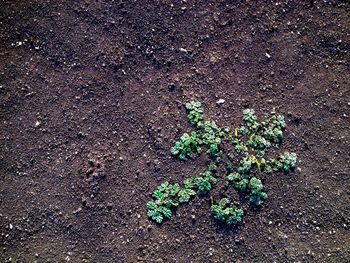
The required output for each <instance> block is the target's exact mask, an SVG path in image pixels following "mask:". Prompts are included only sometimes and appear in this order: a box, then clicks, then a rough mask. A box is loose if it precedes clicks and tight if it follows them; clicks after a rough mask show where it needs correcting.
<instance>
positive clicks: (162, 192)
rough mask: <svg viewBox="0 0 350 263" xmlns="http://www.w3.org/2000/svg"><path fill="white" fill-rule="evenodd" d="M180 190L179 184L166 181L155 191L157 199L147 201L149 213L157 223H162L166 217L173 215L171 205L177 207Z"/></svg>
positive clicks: (154, 195) (154, 194)
mask: <svg viewBox="0 0 350 263" xmlns="http://www.w3.org/2000/svg"><path fill="white" fill-rule="evenodd" d="M179 191H180V186H179V184H177V183H176V184H170V183H169V182H164V183H162V184H161V185H160V186H158V187H157V189H156V190H155V191H154V192H153V194H152V196H153V198H154V199H155V200H154V201H150V202H148V203H147V208H148V212H147V215H148V216H149V217H150V218H152V220H154V221H156V222H157V223H162V221H163V219H164V217H165V218H170V217H171V216H172V212H171V207H177V206H178V205H179V202H178V201H177V198H176V197H177V194H178V192H179Z"/></svg>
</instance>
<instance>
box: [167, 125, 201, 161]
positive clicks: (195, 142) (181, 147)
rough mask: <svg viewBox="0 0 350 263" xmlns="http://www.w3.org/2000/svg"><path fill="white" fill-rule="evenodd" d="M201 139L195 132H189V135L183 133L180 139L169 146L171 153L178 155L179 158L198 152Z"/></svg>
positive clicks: (182, 158)
mask: <svg viewBox="0 0 350 263" xmlns="http://www.w3.org/2000/svg"><path fill="white" fill-rule="evenodd" d="M200 144H201V140H200V138H199V136H198V134H197V132H195V131H193V132H191V135H188V134H187V133H184V134H183V135H182V136H181V138H180V140H179V141H177V142H176V143H175V145H174V147H173V148H171V153H172V154H173V155H178V156H179V158H180V159H181V160H184V159H185V158H186V157H191V156H192V155H193V153H200V152H201V148H200Z"/></svg>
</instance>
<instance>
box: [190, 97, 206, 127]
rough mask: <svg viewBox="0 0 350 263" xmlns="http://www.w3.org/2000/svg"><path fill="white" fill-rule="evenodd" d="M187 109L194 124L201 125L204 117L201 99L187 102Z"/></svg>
mask: <svg viewBox="0 0 350 263" xmlns="http://www.w3.org/2000/svg"><path fill="white" fill-rule="evenodd" d="M186 109H187V110H188V115H187V118H188V120H189V121H190V123H191V124H193V125H194V126H196V127H197V126H200V125H201V121H202V120H203V119H204V110H203V107H202V103H200V102H199V101H191V102H188V103H186Z"/></svg>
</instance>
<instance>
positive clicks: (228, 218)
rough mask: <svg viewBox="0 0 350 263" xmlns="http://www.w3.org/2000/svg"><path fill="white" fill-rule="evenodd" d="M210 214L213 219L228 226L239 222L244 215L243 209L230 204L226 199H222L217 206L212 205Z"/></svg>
mask: <svg viewBox="0 0 350 263" xmlns="http://www.w3.org/2000/svg"><path fill="white" fill-rule="evenodd" d="M211 212H212V214H213V215H214V218H215V219H217V220H219V221H223V222H225V223H226V224H228V225H232V224H237V223H239V222H241V221H242V219H243V215H244V212H243V209H241V208H237V207H236V206H234V205H233V204H230V201H229V199H227V198H222V199H221V200H220V201H219V203H218V204H214V205H212V206H211Z"/></svg>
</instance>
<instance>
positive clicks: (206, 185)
mask: <svg viewBox="0 0 350 263" xmlns="http://www.w3.org/2000/svg"><path fill="white" fill-rule="evenodd" d="M195 183H196V186H197V193H198V194H199V195H204V194H206V193H208V192H209V191H210V190H211V188H212V187H213V185H214V184H216V183H217V179H216V178H215V177H214V176H213V173H212V172H211V171H205V172H204V173H203V176H201V177H196V180H195Z"/></svg>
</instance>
